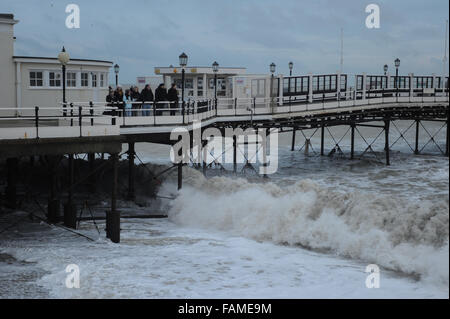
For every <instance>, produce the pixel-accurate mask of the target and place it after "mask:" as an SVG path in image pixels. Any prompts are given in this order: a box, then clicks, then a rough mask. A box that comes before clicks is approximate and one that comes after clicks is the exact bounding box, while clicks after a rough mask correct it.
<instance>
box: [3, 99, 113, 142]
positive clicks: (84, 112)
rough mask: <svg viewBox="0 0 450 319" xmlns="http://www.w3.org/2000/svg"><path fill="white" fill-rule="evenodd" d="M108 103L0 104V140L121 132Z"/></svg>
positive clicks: (86, 135)
mask: <svg viewBox="0 0 450 319" xmlns="http://www.w3.org/2000/svg"><path fill="white" fill-rule="evenodd" d="M107 109H108V108H107V107H105V106H103V105H102V106H94V105H93V104H92V103H91V104H90V106H89V107H86V106H81V105H77V106H76V107H74V105H72V108H70V109H69V108H67V107H64V106H63V105H61V106H60V107H53V108H52V107H34V108H21V109H20V111H21V113H20V114H16V115H14V116H11V115H10V114H11V113H14V112H17V109H16V108H0V140H7V139H39V138H69V137H95V136H113V135H120V125H119V123H118V121H117V116H114V115H106V114H105V110H107Z"/></svg>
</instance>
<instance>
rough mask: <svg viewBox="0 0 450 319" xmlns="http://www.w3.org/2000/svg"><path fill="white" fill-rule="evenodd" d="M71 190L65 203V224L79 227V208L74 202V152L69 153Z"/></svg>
mask: <svg viewBox="0 0 450 319" xmlns="http://www.w3.org/2000/svg"><path fill="white" fill-rule="evenodd" d="M68 173H69V191H68V196H67V203H66V204H65V205H64V226H66V227H69V228H73V229H76V228H77V209H76V206H75V204H74V203H73V184H74V161H73V154H69V172H68Z"/></svg>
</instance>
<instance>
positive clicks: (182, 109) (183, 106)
mask: <svg viewBox="0 0 450 319" xmlns="http://www.w3.org/2000/svg"><path fill="white" fill-rule="evenodd" d="M184 108H185V102H184V99H183V102H182V107H181V113H182V115H183V124H184V113H185V112H184Z"/></svg>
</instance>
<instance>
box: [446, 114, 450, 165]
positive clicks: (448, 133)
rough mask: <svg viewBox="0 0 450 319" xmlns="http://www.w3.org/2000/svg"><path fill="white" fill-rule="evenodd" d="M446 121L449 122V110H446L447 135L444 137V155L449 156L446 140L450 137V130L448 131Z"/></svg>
mask: <svg viewBox="0 0 450 319" xmlns="http://www.w3.org/2000/svg"><path fill="white" fill-rule="evenodd" d="M448 122H450V112H449V111H448V110H447V137H446V139H445V156H449V155H448V154H449V147H450V146H449V144H448V140H449V137H450V132H449V131H448Z"/></svg>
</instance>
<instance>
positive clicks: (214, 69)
mask: <svg viewBox="0 0 450 319" xmlns="http://www.w3.org/2000/svg"><path fill="white" fill-rule="evenodd" d="M212 69H213V72H214V98H215V99H216V100H217V72H219V63H217V62H216V61H214V63H213V64H212Z"/></svg>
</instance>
